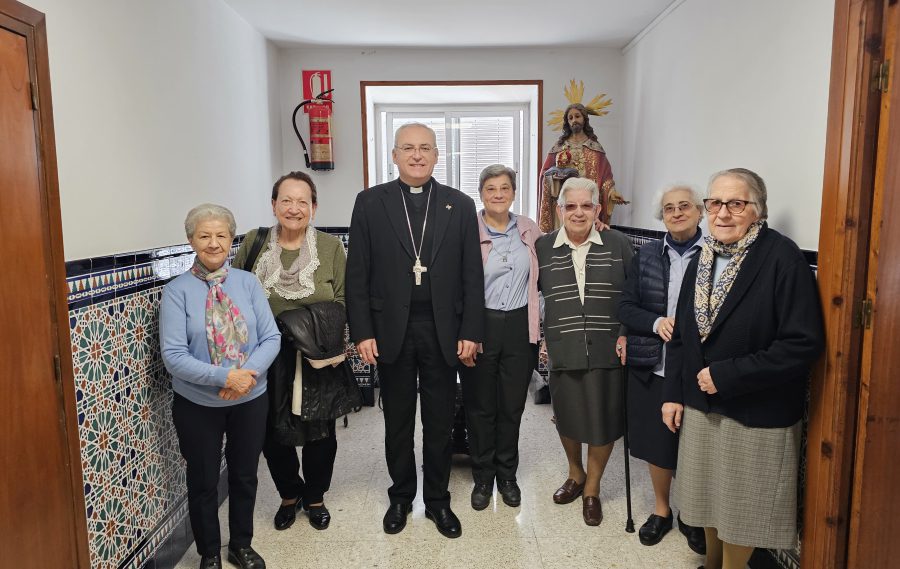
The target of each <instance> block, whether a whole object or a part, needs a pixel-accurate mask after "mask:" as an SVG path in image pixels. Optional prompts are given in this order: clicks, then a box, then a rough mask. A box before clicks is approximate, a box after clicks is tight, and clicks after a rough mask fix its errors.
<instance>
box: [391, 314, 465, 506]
mask: <svg viewBox="0 0 900 569" xmlns="http://www.w3.org/2000/svg"><path fill="white" fill-rule="evenodd" d="M456 371H457V366H449V365H447V362H446V360H444V356H443V355H442V354H441V349H440V345H439V344H438V338H437V332H436V330H435V327H434V322H433V321H431V320H424V321H410V322H409V324H408V325H407V327H406V337H405V338H404V339H403V347H402V348H401V349H400V355H399V356H398V357H397V359H396V360H395V361H394V362H392V363H390V364H386V363H379V364H378V377H379V381H380V385H381V401H382V404H383V406H384V431H385V432H384V448H385V455H386V458H387V466H388V472H389V473H390V475H391V480H392V481H393V485H392V486H391V487H390V488H388V496H389V497H390V499H391V504H410V503H412V501H413V498H415V496H416V458H415V453H414V451H413V434H414V433H415V423H416V399H417V398H416V388H417V387H418V391H419V395H420V398H421V402H422V457H423V462H424V467H423V474H424V480H423V484H422V490H423V491H422V493H423V498H424V500H425V505H426V506H427V507H433V508H440V507H445V506H449V505H450V493H449V492H448V491H447V485H448V483H449V481H450V459H451V446H450V432H451V429H452V426H453V408H454V404H455V400H456Z"/></svg>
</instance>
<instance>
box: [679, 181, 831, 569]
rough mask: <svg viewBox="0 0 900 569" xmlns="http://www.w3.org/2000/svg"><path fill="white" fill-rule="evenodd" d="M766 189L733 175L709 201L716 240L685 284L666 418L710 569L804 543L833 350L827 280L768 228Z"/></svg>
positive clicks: (683, 506)
mask: <svg viewBox="0 0 900 569" xmlns="http://www.w3.org/2000/svg"><path fill="white" fill-rule="evenodd" d="M766 197H767V195H766V186H765V183H764V182H763V180H762V178H760V177H759V176H758V175H757V174H756V173H754V172H751V171H750V170H746V169H744V168H733V169H731V170H725V171H722V172H718V173H716V174H714V175H713V177H712V179H711V181H710V185H709V191H708V198H707V199H705V200H703V204H704V207H705V209H706V211H707V221H708V223H709V232H710V235H709V237H707V238H706V240H705V242H704V244H703V249H702V251H701V252H700V254H699V255H698V257H697V261H696V262H692V263H691V265H690V267H689V268H688V271H687V273H686V274H685V276H684V284H683V286H682V290H681V295H680V296H679V299H678V309H677V311H676V313H675V331H674V333H673V335H672V340H671V341H670V342H669V343H668V344H667V351H668V353H667V356H666V381H665V383H664V386H663V392H664V401H665V403H664V404H663V406H662V419H663V421H664V422H665V424H666V426H668V427H669V429H670V430H671V431H672V432H675V431H676V430H678V429H680V431H681V432H680V441H679V447H678V477H677V478H676V479H675V501H676V504H677V505H678V506H679V507H680V514H681V517H682V518H683V519H684V520H685V521H686V522H687V523H689V524H691V525H693V526H702V527H703V528H705V531H706V564H705V567H706V569H744V567H745V566H746V563H747V561H748V560H749V558H750V555H751V554H752V553H753V549H754V547H765V548H771V549H783V548H787V547H792V546H793V545H794V544H795V540H796V520H797V468H798V465H799V461H800V429H801V417H802V415H803V407H804V402H805V397H804V393H805V389H806V382H807V378H808V374H809V368H810V366H811V365H812V363H813V362H814V361H815V360H816V358H817V357H818V356H819V354H820V353H821V351H822V349H823V346H824V333H823V326H822V314H821V308H820V305H819V296H818V292H817V290H816V283H815V278H814V277H813V273H812V271H811V270H810V268H809V265H808V263H807V262H806V260H805V259H804V257H803V254H802V253H801V252H800V250H799V249H798V248H797V245H795V244H794V242H793V241H791V240H790V239H788V238H787V237H785V236H783V235H781V234H780V233H778V232H777V231H775V230H773V229H770V228H769V227H768V225H767V224H766V216H767V208H766Z"/></svg>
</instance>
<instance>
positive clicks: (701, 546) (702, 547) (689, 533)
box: [678, 514, 706, 555]
mask: <svg viewBox="0 0 900 569" xmlns="http://www.w3.org/2000/svg"><path fill="white" fill-rule="evenodd" d="M678 531H680V532H681V533H683V534H684V537H686V538H687V543H688V547H690V548H691V551H693V552H694V553H696V554H697V555H706V532H705V531H703V528H697V527H694V526H689V525H687V524H686V523H684V522H683V521H681V514H678Z"/></svg>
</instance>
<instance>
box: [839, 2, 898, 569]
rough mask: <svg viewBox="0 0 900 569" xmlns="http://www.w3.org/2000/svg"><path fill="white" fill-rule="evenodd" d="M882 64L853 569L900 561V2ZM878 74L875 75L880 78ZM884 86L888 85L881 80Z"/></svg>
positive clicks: (892, 5)
mask: <svg viewBox="0 0 900 569" xmlns="http://www.w3.org/2000/svg"><path fill="white" fill-rule="evenodd" d="M884 29H885V36H884V37H885V42H884V58H883V59H884V61H885V62H886V68H885V69H883V71H882V72H881V73H882V74H885V73H886V74H887V87H886V88H887V91H886V93H885V94H884V95H883V96H882V103H881V117H880V121H879V123H880V126H879V130H878V152H877V160H876V166H875V194H874V198H873V211H872V237H871V246H870V255H869V272H868V279H867V287H866V294H867V297H868V299H869V300H870V301H871V302H872V308H871V314H870V315H869V314H866V315H865V316H866V318H865V324H864V331H863V349H862V356H863V359H862V366H861V370H860V390H859V394H860V396H859V412H858V415H857V423H856V433H857V434H856V452H855V461H854V474H853V495H852V501H851V509H850V536H849V541H848V548H847V550H848V557H847V567H849V568H860V569H862V568H868V567H897V566H898V564H900V540H898V539H897V536H898V534H900V516H898V515H897V512H898V511H900V478H898V474H900V468H898V466H897V464H898V460H897V453H898V452H900V382H898V381H897V374H898V372H900V350H898V342H900V263H898V261H900V223H898V220H900V81H898V78H900V61H898V59H900V58H898V56H900V50H898V30H900V5H898V3H897V2H896V0H893V1H890V2H885V12H884ZM876 75H877V73H876ZM882 85H884V83H882Z"/></svg>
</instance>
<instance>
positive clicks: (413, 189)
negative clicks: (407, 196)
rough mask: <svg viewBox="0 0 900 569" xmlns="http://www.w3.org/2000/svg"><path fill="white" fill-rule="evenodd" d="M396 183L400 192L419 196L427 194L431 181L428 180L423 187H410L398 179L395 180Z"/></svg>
mask: <svg viewBox="0 0 900 569" xmlns="http://www.w3.org/2000/svg"><path fill="white" fill-rule="evenodd" d="M397 182H398V183H399V184H400V189H401V190H408V191H409V193H411V194H421V193H422V192H427V191H428V190H429V189H431V180H430V179H429V180H428V183H427V184H425V185H423V186H410V185H409V184H407V183H406V182H404V181H403V180H401V179H400V178H397Z"/></svg>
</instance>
